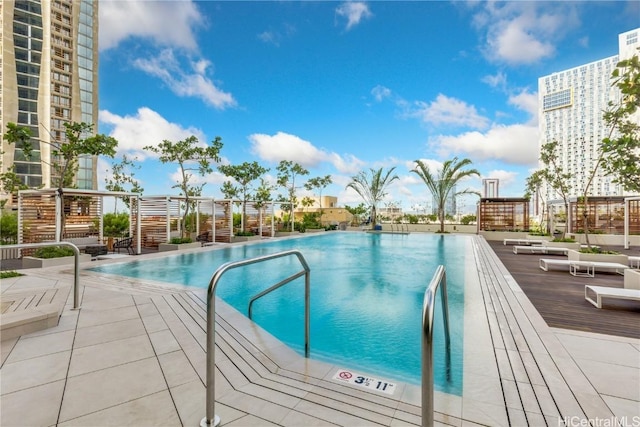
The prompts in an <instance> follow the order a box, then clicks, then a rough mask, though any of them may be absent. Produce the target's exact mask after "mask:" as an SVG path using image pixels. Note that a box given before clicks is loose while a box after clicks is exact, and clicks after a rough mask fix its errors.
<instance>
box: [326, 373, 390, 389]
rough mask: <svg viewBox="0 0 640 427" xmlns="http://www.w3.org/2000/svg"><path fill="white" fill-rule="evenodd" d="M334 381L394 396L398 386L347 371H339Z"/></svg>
mask: <svg viewBox="0 0 640 427" xmlns="http://www.w3.org/2000/svg"><path fill="white" fill-rule="evenodd" d="M333 379H334V380H338V381H340V382H343V383H349V384H353V385H356V386H359V387H364V388H367V389H369V390H375V391H380V392H382V393H386V394H393V393H394V392H395V391H396V385H395V384H394V383H390V382H388V381H385V380H379V379H377V378H372V377H368V376H366V375H362V374H359V373H357V372H353V371H350V370H347V369H338V372H336V373H335V375H334V376H333Z"/></svg>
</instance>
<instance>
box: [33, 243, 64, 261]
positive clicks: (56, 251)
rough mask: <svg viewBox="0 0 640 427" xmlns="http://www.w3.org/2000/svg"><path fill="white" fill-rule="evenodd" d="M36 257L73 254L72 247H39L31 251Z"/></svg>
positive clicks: (59, 256)
mask: <svg viewBox="0 0 640 427" xmlns="http://www.w3.org/2000/svg"><path fill="white" fill-rule="evenodd" d="M33 256H34V257H36V258H45V259H48V258H61V257H65V256H73V249H71V248H65V247H62V246H49V247H46V248H39V249H36V251H35V252H34V253H33Z"/></svg>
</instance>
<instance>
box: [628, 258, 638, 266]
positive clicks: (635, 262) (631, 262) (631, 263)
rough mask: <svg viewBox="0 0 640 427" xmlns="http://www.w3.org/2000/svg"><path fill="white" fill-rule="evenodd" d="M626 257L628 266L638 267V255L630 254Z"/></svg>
mask: <svg viewBox="0 0 640 427" xmlns="http://www.w3.org/2000/svg"><path fill="white" fill-rule="evenodd" d="M628 258H629V267H631V268H639V269H640V256H630V257H628Z"/></svg>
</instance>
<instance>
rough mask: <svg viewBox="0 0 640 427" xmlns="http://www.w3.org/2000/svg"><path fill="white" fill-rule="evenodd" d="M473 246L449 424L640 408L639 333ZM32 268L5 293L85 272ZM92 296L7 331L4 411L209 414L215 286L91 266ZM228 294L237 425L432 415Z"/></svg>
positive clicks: (227, 406)
mask: <svg viewBox="0 0 640 427" xmlns="http://www.w3.org/2000/svg"><path fill="white" fill-rule="evenodd" d="M198 250H215V248H202V249H198ZM164 255H165V254H160V255H153V256H164ZM468 257H469V258H467V259H473V260H475V262H469V263H468V264H467V268H466V271H465V282H466V284H465V286H466V288H465V325H464V329H465V340H464V369H465V372H464V376H463V381H464V384H463V395H462V397H459V396H452V395H446V394H443V393H439V392H436V398H435V406H436V413H435V420H436V425H453V426H474V425H518V426H519V425H535V426H537V425H553V426H558V425H564V424H563V420H565V419H567V418H566V417H572V416H576V417H578V418H576V419H574V422H575V420H583V419H586V418H587V417H588V418H592V419H597V418H598V419H605V418H607V419H610V420H613V419H616V417H617V419H618V420H621V419H622V417H624V416H627V417H628V418H627V419H628V420H631V419H632V418H631V417H632V416H634V415H638V414H640V388H639V387H638V384H640V342H639V340H633V339H624V338H620V337H610V336H605V335H597V334H588V333H582V332H574V331H566V330H559V329H551V328H548V327H547V326H546V324H545V323H544V321H543V320H542V318H541V317H540V316H539V314H538V313H537V311H536V310H535V308H533V306H532V305H531V303H530V302H529V300H528V299H527V298H526V296H525V295H524V293H523V292H522V291H521V290H520V288H519V287H518V285H517V283H516V282H515V280H513V278H512V277H511V276H510V275H509V273H508V272H507V271H506V269H505V268H504V266H503V265H502V263H501V262H500V261H499V260H498V259H497V257H496V256H495V254H494V253H493V252H492V251H491V248H490V247H489V246H488V245H487V243H486V242H485V241H484V239H483V238H482V237H477V236H476V237H475V238H474V239H473V243H471V244H470V245H469V248H468ZM136 259H139V257H137V258H136ZM98 262H101V263H102V262H104V263H109V262H122V260H121V259H118V260H105V261H98ZM93 265H95V264H94V263H92V264H91V266H93ZM24 272H25V273H26V274H27V276H23V277H20V278H17V279H7V280H3V281H2V284H1V286H0V288H1V289H2V292H3V295H4V293H5V292H17V291H22V290H25V289H28V288H36V287H37V288H38V289H40V288H43V287H45V288H46V287H49V288H52V289H53V288H61V287H67V286H69V285H70V284H71V283H72V281H73V277H72V274H71V271H70V269H69V267H66V268H63V267H53V268H49V269H30V270H25V271H24ZM36 285H37V286H36ZM80 296H81V306H82V307H81V309H80V310H72V309H71V304H72V299H73V296H72V294H70V295H69V297H68V299H67V305H66V307H65V309H64V311H63V313H62V316H61V318H60V323H59V325H58V326H56V327H53V328H50V329H46V330H43V331H39V332H35V333H32V334H29V335H23V336H21V337H20V338H17V339H7V340H3V341H2V345H1V347H0V350H1V352H2V365H1V367H0V377H1V382H0V392H1V396H0V424H1V425H2V426H3V427H4V426H17V425H29V426H53V425H60V426H87V425H91V426H98V425H129V426H143V425H144V426H146V425H152V424H153V425H167V426H176V425H191V426H194V425H197V424H199V422H200V420H201V419H202V417H203V416H204V415H205V384H204V378H205V372H206V367H205V363H206V353H205V338H206V331H205V329H206V304H205V302H204V292H203V291H194V290H189V289H183V288H179V287H175V288H169V287H166V286H163V285H159V284H156V283H152V282H148V281H137V280H132V279H121V278H118V279H116V278H113V277H111V276H107V275H100V274H96V273H93V272H88V271H83V272H82V277H81V289H80ZM216 305H217V310H218V320H217V326H216V368H217V369H216V404H215V411H216V413H217V414H218V415H219V416H220V417H221V419H222V424H223V425H226V426H271V425H273V426H332V425H343V426H376V425H383V426H407V425H420V390H419V388H418V387H415V386H411V385H405V384H399V387H398V390H397V391H396V393H395V394H394V395H392V396H389V395H385V394H382V393H375V392H367V391H362V390H361V389H358V388H355V387H352V386H349V385H345V384H342V383H338V382H337V381H335V380H333V379H332V377H333V374H334V373H335V371H336V369H337V368H338V366H331V365H329V364H326V363H322V362H318V361H313V360H307V359H304V358H303V357H301V356H299V355H298V354H296V353H295V352H293V351H292V350H290V349H288V348H286V346H284V345H283V344H282V343H280V342H278V341H277V340H276V339H275V338H273V337H272V336H270V335H269V334H267V333H265V332H264V331H262V330H260V328H258V327H256V326H255V325H254V324H253V323H251V322H250V321H249V320H247V319H246V318H245V317H244V316H243V315H241V314H240V313H238V312H237V311H235V310H234V309H232V308H231V307H229V306H227V305H226V304H224V303H223V302H221V301H220V302H218V303H217V304H216ZM630 327H637V325H635V326H634V325H630ZM340 367H343V366H340ZM372 375H374V376H375V373H372ZM576 425H577V424H576ZM579 425H582V424H579Z"/></svg>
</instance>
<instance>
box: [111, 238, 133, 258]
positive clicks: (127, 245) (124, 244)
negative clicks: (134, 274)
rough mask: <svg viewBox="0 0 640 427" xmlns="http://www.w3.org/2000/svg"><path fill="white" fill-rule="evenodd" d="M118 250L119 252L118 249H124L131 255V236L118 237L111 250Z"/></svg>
mask: <svg viewBox="0 0 640 427" xmlns="http://www.w3.org/2000/svg"><path fill="white" fill-rule="evenodd" d="M116 249H117V250H118V253H120V249H126V250H127V252H128V253H129V255H133V254H134V251H133V237H127V238H124V239H120V240H118V241H116V242H115V243H114V244H113V250H114V251H115V250H116Z"/></svg>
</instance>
